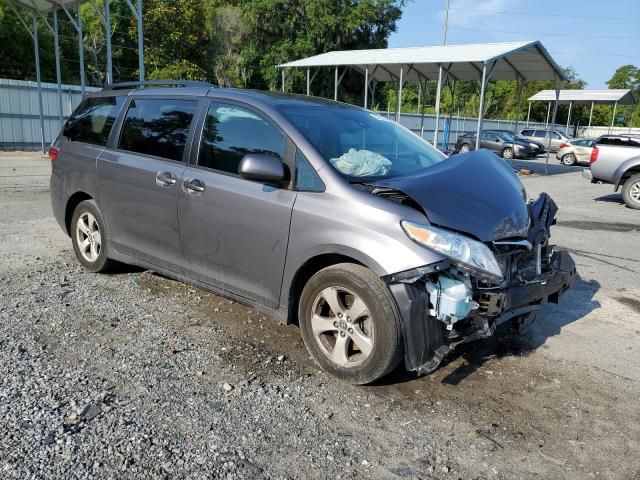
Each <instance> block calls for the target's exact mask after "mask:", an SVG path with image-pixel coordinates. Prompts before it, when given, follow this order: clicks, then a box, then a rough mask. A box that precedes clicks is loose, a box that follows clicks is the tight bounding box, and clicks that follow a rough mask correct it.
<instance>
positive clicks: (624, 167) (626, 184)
mask: <svg viewBox="0 0 640 480" xmlns="http://www.w3.org/2000/svg"><path fill="white" fill-rule="evenodd" d="M582 175H583V176H584V177H585V178H586V179H588V180H591V182H592V183H596V182H602V183H611V184H613V185H614V191H615V192H617V191H618V188H620V186H622V198H623V199H624V203H626V204H627V205H628V206H629V207H630V208H636V209H640V136H637V135H636V136H634V135H603V136H601V137H600V138H598V140H596V142H595V146H594V148H593V152H592V153H591V159H590V160H589V168H585V169H584V170H583V171H582Z"/></svg>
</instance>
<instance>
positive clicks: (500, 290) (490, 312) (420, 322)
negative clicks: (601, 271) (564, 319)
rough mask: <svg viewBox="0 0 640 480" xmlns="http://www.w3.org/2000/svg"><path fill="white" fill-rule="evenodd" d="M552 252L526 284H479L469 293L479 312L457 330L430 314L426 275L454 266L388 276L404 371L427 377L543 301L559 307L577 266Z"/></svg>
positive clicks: (447, 264)
mask: <svg viewBox="0 0 640 480" xmlns="http://www.w3.org/2000/svg"><path fill="white" fill-rule="evenodd" d="M546 248H547V249H552V247H546ZM550 251H552V252H553V253H552V255H551V256H550V257H549V260H548V262H547V263H546V265H545V267H546V268H545V269H544V270H543V271H542V272H541V273H540V274H539V275H537V276H536V277H534V278H531V279H530V280H527V281H521V282H512V283H511V284H509V285H508V286H501V287H495V288H485V287H484V286H482V285H481V282H478V284H476V285H475V286H474V289H473V298H474V301H477V303H478V308H477V310H474V312H473V313H472V314H471V315H470V316H469V317H468V318H466V319H464V320H463V321H460V322H458V323H456V324H455V328H451V326H449V327H447V326H445V324H443V323H442V322H441V321H440V320H438V319H436V318H435V317H434V316H433V315H430V307H431V306H432V305H430V296H429V293H428V292H427V289H426V286H425V284H426V282H427V281H428V278H429V277H430V276H434V275H438V274H439V273H440V272H444V271H446V270H447V269H450V268H454V267H451V265H450V264H449V263H448V262H441V263H439V264H436V265H432V266H430V267H423V268H420V269H416V270H415V274H414V273H412V272H404V274H403V275H395V276H392V277H389V278H388V279H387V283H388V285H389V289H390V290H391V293H392V294H393V296H394V298H395V300H396V304H397V305H398V309H399V312H400V316H401V319H402V331H403V337H404V346H405V359H404V360H405V367H406V368H407V370H411V371H418V372H419V373H429V372H431V371H433V370H435V369H436V368H437V366H438V365H439V364H440V361H441V360H442V359H443V358H444V356H445V355H446V354H447V353H449V352H450V351H452V350H453V349H454V348H455V347H456V346H457V345H459V344H462V343H466V342H470V341H474V340H478V339H481V338H486V337H489V336H491V335H493V333H494V331H495V329H496V328H497V327H498V326H499V325H500V324H502V323H504V322H506V321H508V320H511V319H512V318H514V317H516V316H520V315H524V314H526V313H528V312H531V311H535V310H539V309H540V308H541V307H542V305H544V304H545V303H546V302H552V303H558V302H559V301H560V299H561V297H562V295H563V294H564V293H565V292H566V291H567V290H568V289H569V288H570V287H571V284H572V283H573V279H574V277H575V275H576V268H575V263H574V262H573V260H572V259H571V257H570V256H569V254H568V253H567V252H563V251H557V250H550Z"/></svg>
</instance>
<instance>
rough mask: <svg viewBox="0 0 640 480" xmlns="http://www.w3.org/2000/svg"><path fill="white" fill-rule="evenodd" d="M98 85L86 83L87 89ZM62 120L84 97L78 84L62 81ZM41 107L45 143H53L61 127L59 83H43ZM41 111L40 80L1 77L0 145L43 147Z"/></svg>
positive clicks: (25, 147)
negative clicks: (63, 83) (89, 85)
mask: <svg viewBox="0 0 640 480" xmlns="http://www.w3.org/2000/svg"><path fill="white" fill-rule="evenodd" d="M97 90H100V89H99V88H92V87H87V88H86V91H87V92H89V91H97ZM61 91H62V114H63V120H66V118H67V117H68V116H69V115H70V114H71V112H72V111H73V109H75V108H76V107H77V106H78V104H79V103H80V101H81V100H82V89H81V88H80V86H79V85H61ZM42 110H43V114H44V133H45V145H48V144H50V143H51V142H52V141H53V140H54V139H55V137H56V136H57V135H58V132H59V131H60V114H59V109H58V85H57V84H55V83H42ZM40 137H41V134H40V111H39V108H38V84H37V83H36V82H29V81H23V80H9V79H3V78H0V148H3V149H34V148H40V140H41V138H40Z"/></svg>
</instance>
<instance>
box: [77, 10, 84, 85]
mask: <svg viewBox="0 0 640 480" xmlns="http://www.w3.org/2000/svg"><path fill="white" fill-rule="evenodd" d="M76 9H77V11H78V56H79V60H80V89H81V90H82V93H83V94H84V90H85V79H84V33H83V31H82V15H80V1H78V2H77V3H76Z"/></svg>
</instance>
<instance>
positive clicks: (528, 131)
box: [522, 130, 533, 137]
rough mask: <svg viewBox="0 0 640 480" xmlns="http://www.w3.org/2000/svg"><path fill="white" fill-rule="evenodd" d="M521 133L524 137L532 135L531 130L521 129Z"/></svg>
mask: <svg viewBox="0 0 640 480" xmlns="http://www.w3.org/2000/svg"><path fill="white" fill-rule="evenodd" d="M522 135H524V136H525V137H533V130H522Z"/></svg>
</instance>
